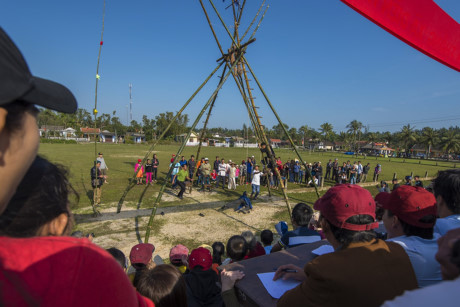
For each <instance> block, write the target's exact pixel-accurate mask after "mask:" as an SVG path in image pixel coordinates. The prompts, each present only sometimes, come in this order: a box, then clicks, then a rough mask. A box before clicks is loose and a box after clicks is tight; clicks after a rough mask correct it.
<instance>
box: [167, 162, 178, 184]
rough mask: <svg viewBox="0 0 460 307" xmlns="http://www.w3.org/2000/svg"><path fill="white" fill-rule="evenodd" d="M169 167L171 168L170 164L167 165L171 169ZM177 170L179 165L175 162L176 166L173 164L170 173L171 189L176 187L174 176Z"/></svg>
mask: <svg viewBox="0 0 460 307" xmlns="http://www.w3.org/2000/svg"><path fill="white" fill-rule="evenodd" d="M171 166H172V163H170V164H169V167H171ZM179 170H180V163H179V162H176V164H174V168H173V170H172V172H171V183H172V188H173V189H174V188H175V187H176V186H177V182H176V180H174V179H175V178H176V175H177V173H178V172H179Z"/></svg>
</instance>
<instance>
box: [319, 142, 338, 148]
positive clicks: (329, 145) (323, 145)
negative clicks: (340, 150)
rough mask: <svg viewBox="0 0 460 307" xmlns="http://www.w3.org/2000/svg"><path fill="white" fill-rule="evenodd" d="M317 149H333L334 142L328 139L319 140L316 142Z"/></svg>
mask: <svg viewBox="0 0 460 307" xmlns="http://www.w3.org/2000/svg"><path fill="white" fill-rule="evenodd" d="M318 149H320V150H333V149H334V143H332V142H330V141H320V142H319V143H318Z"/></svg>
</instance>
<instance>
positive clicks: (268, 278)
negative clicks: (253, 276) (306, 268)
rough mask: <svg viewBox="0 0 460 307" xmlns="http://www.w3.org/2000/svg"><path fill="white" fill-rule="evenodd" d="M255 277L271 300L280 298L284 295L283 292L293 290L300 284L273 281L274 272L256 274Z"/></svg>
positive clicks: (294, 281)
mask: <svg viewBox="0 0 460 307" xmlns="http://www.w3.org/2000/svg"><path fill="white" fill-rule="evenodd" d="M257 276H259V278H260V281H261V282H262V284H263V285H264V287H265V289H267V291H268V293H269V294H270V295H271V296H272V297H273V298H280V297H281V296H282V295H283V294H284V292H286V291H288V290H291V289H292V288H295V287H296V286H297V285H299V284H300V281H296V280H292V279H288V280H282V279H278V280H275V281H273V276H275V272H269V273H259V274H257Z"/></svg>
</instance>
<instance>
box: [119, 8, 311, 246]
mask: <svg viewBox="0 0 460 307" xmlns="http://www.w3.org/2000/svg"><path fill="white" fill-rule="evenodd" d="M239 2H240V1H236V0H232V4H231V5H229V6H228V7H231V8H232V11H233V20H234V25H233V26H234V31H233V34H231V33H230V31H229V30H228V27H227V25H226V24H225V22H224V21H223V19H222V17H221V16H220V14H219V12H218V10H217V9H216V7H215V6H214V3H213V2H212V0H209V3H210V4H211V6H212V7H213V9H214V11H215V13H216V15H217V16H218V18H219V20H220V21H221V23H222V25H223V26H224V28H225V30H226V32H227V34H228V35H229V37H230V38H231V40H232V45H231V47H230V48H229V49H228V52H227V53H225V52H224V50H223V49H222V46H221V44H220V42H219V39H218V38H217V35H216V32H215V30H214V28H213V26H212V23H211V21H210V19H209V15H208V13H207V11H206V8H205V6H204V4H203V1H202V0H200V5H201V7H202V9H203V12H204V14H205V16H206V20H207V22H208V25H209V27H210V29H211V32H212V34H213V36H214V39H215V41H216V43H217V46H218V48H219V51H220V53H221V55H222V57H221V58H219V59H218V60H217V62H219V64H218V66H217V67H216V68H215V69H214V71H213V72H212V73H211V74H210V75H209V76H208V78H207V79H206V80H205V81H204V82H203V83H202V84H201V85H200V86H199V88H198V89H197V90H196V91H195V92H194V93H193V95H192V96H191V97H190V98H189V99H188V100H187V102H186V103H185V104H184V106H183V107H182V108H181V109H180V110H179V112H177V114H176V116H175V117H174V118H173V120H172V121H171V123H170V125H169V126H168V127H167V128H166V129H165V131H163V133H162V135H161V136H160V137H159V138H158V140H160V139H162V138H163V137H164V135H165V134H166V132H167V131H168V130H169V128H170V127H171V125H172V123H173V122H174V121H175V120H176V119H177V118H178V117H179V116H180V115H181V114H182V112H183V111H184V109H185V108H186V107H187V106H188V105H189V103H190V102H191V101H192V99H193V98H194V97H195V96H196V95H197V93H198V92H199V91H200V90H201V89H202V88H203V87H204V85H205V84H206V83H207V82H208V81H209V79H210V78H211V77H212V76H213V75H214V74H215V73H216V72H217V70H218V69H219V68H220V67H221V66H222V65H223V64H225V66H224V69H223V71H222V74H221V76H220V81H219V84H218V85H217V88H216V89H215V90H214V92H213V94H212V95H211V97H210V98H209V99H208V101H207V102H206V104H205V105H204V107H203V108H202V109H201V112H200V113H199V114H198V116H197V118H196V119H195V121H194V123H193V124H192V126H191V128H190V130H189V131H188V133H187V136H186V137H185V139H184V141H183V143H182V144H181V146H180V148H179V150H178V151H177V154H176V156H175V158H174V160H173V162H172V163H171V166H170V168H169V171H168V173H167V175H166V177H165V180H164V183H163V185H162V186H161V188H160V191H159V193H158V196H157V198H156V200H155V203H154V205H153V209H152V213H151V215H150V218H149V222H148V225H147V229H146V234H145V240H144V242H145V243H147V242H148V241H149V237H150V231H151V230H152V228H153V220H154V217H155V215H156V211H157V208H158V206H159V204H160V201H161V197H162V195H163V193H164V190H165V188H166V184H167V182H168V178H170V176H171V173H172V171H173V169H174V166H175V164H176V161H177V159H178V157H179V156H180V155H181V153H182V151H183V150H184V148H185V144H186V143H187V141H188V140H189V138H190V135H191V133H192V131H193V130H194V129H195V128H196V126H197V124H198V122H199V121H200V119H201V117H202V116H203V114H204V113H205V112H206V110H208V113H207V116H206V120H205V123H204V127H203V130H202V132H201V138H200V143H199V146H198V150H197V155H196V161H199V154H200V151H201V144H202V143H201V142H202V139H203V137H204V134H205V131H206V128H207V124H208V121H209V118H210V116H211V113H212V109H213V107H214V104H215V101H216V99H217V95H218V93H219V91H220V89H221V88H222V86H223V85H224V83H225V81H226V80H227V79H228V77H229V76H230V75H232V77H233V79H234V81H235V84H236V85H237V87H238V90H239V91H240V94H241V96H242V98H243V102H244V104H245V106H246V109H247V110H248V114H249V118H250V122H251V125H252V128H253V131H254V133H255V136H256V138H257V140H258V142H259V145H261V144H262V143H264V144H266V146H267V149H266V150H264V151H263V153H265V154H266V159H265V161H268V163H266V165H267V166H268V165H271V166H272V169H273V171H274V173H275V175H276V176H277V178H278V180H279V182H280V184H281V190H282V192H283V197H284V200H285V202H286V207H287V210H288V213H289V216H291V206H290V204H289V199H288V196H287V193H286V187H285V186H284V183H283V181H282V180H281V175H280V173H279V171H278V169H277V167H276V161H275V155H274V151H273V148H272V147H271V145H270V142H268V138H267V136H266V134H265V131H264V126H263V125H262V123H261V120H260V118H261V116H259V114H258V111H257V108H258V107H257V106H256V105H255V102H254V99H255V97H254V96H253V93H252V91H253V89H252V88H251V87H250V84H249V81H250V79H249V77H250V76H252V78H253V79H254V81H255V82H256V84H257V86H258V88H259V90H260V91H261V92H262V94H263V96H264V98H265V100H266V101H267V103H268V105H269V107H270V109H271V110H272V112H273V113H274V115H275V117H276V118H277V120H278V122H279V124H280V125H281V127H282V128H283V130H284V133H285V134H286V136H287V137H288V139H289V142H290V144H291V146H292V147H293V148H294V150H295V152H296V154H297V156H298V158H299V160H300V162H301V163H302V164H303V165H305V162H304V161H303V159H302V157H301V156H300V154H299V152H298V151H297V148H296V147H295V144H294V142H293V140H292V138H291V137H290V135H289V133H288V131H287V129H286V128H285V126H284V124H283V122H282V121H281V119H280V117H279V116H278V114H277V113H276V111H275V109H274V107H273V105H272V104H271V102H270V100H269V99H268V96H267V94H266V93H265V91H264V90H263V88H262V86H261V84H260V82H259V80H258V79H257V77H256V76H255V74H254V71H253V70H252V68H251V66H250V65H249V63H248V61H247V59H246V58H245V57H244V54H245V53H246V49H247V48H248V46H249V45H250V44H251V43H253V42H254V41H255V38H254V35H255V33H256V32H257V30H258V29H259V26H260V24H261V22H262V20H263V18H264V17H265V14H266V12H267V9H268V7H269V6H268V5H267V6H266V7H265V0H264V1H263V2H262V4H261V6H260V7H259V9H258V11H257V14H256V15H255V17H254V18H253V20H252V22H251V23H250V25H249V27H248V28H247V29H246V31H245V32H244V34H243V35H242V36H241V37H240V35H239V25H240V21H241V17H242V14H243V11H244V7H245V4H246V0H243V1H242V2H243V3H242V4H241V5H240V3H239ZM264 7H265V10H264V13H263V15H262V16H261V18H260V19H259V22H258V24H257V26H256V27H255V29H254V30H253V32H252V34H251V36H250V37H249V39H248V40H247V41H246V42H245V43H242V41H243V39H244V38H245V37H246V35H247V33H248V32H249V30H250V29H251V28H252V26H253V24H254V23H255V21H256V20H257V18H258V16H259V14H260V12H261V11H262V9H263V8H264ZM158 140H157V141H156V142H155V143H154V144H153V145H152V146H151V147H150V149H149V151H148V152H147V154H146V155H145V157H144V159H143V161H142V163H144V162H145V160H146V159H147V158H148V157H149V156H150V154H151V153H152V151H153V149H154V147H155V146H156V144H157V143H158ZM306 172H307V176H308V177H310V178H311V177H312V176H311V174H310V172H309V170H308V168H306ZM134 179H135V174H133V178H132V180H131V183H130V184H129V185H128V187H127V188H126V190H125V192H124V194H123V196H122V198H121V199H120V201H119V203H118V208H117V213H119V212H120V211H121V207H122V205H123V201H124V199H125V197H126V195H127V193H128V192H129V190H130V189H131V188H132V187H133V186H134ZM267 186H268V192H269V194H270V195H271V191H270V184H268V185H267ZM315 191H316V194H317V196H318V197H319V193H318V189H317V187H316V185H315Z"/></svg>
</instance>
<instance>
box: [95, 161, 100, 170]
mask: <svg viewBox="0 0 460 307" xmlns="http://www.w3.org/2000/svg"><path fill="white" fill-rule="evenodd" d="M94 164H95V165H96V167H97V168H101V161H99V160H96V161H94Z"/></svg>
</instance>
